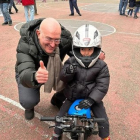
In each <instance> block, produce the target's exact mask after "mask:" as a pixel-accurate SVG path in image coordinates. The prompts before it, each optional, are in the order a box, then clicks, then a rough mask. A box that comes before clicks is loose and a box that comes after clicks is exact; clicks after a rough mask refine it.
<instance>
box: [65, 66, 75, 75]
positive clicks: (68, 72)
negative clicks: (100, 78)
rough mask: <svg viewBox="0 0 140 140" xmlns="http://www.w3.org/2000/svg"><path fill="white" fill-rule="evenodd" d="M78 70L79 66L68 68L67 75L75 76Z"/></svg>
mask: <svg viewBox="0 0 140 140" xmlns="http://www.w3.org/2000/svg"><path fill="white" fill-rule="evenodd" d="M76 70H77V66H76V65H69V67H67V68H66V73H67V74H73V73H75V72H76Z"/></svg>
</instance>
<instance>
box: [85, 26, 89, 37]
mask: <svg viewBox="0 0 140 140" xmlns="http://www.w3.org/2000/svg"><path fill="white" fill-rule="evenodd" d="M88 32H89V24H86V25H85V37H86V38H87V37H88Z"/></svg>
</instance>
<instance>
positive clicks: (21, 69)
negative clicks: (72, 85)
mask: <svg viewBox="0 0 140 140" xmlns="http://www.w3.org/2000/svg"><path fill="white" fill-rule="evenodd" d="M20 35H21V38H20V40H19V43H18V46H17V62H16V66H15V70H16V81H17V84H18V93H19V102H20V104H21V105H22V107H23V108H25V118H26V119H27V120H31V119H33V118H34V107H35V106H36V105H37V104H38V103H39V102H40V87H41V86H42V85H43V84H45V83H47V84H45V90H46V92H51V90H52V89H55V90H56V91H60V90H62V89H63V86H62V85H61V84H60V83H59V81H58V82H57V83H55V82H54V81H56V79H55V76H53V75H54V74H55V75H58V74H59V71H60V69H61V67H60V66H61V62H62V61H63V58H64V57H65V55H66V54H68V55H70V51H71V46H72V36H71V34H70V32H69V31H68V30H66V29H65V28H64V27H63V26H62V25H60V24H59V23H58V21H56V20H55V19H53V18H46V19H37V20H33V21H30V22H29V23H26V24H24V25H23V26H22V27H21V29H20ZM55 61H56V62H55ZM52 63H53V65H54V66H55V67H56V68H57V71H56V70H55V69H56V68H54V67H52V66H53V65H51V64H52ZM49 75H50V76H49ZM50 77H51V78H50ZM56 84H57V87H55V85H56ZM58 87H59V88H58ZM57 88H58V89H57ZM58 94H59V93H58ZM56 95H57V94H56ZM61 95H62V94H61ZM61 95H58V96H59V97H60V98H61V99H62V101H63V100H64V99H65V97H64V96H63V95H62V97H61ZM54 99H55V97H54ZM55 100H56V99H55ZM62 101H60V102H59V101H58V102H59V105H58V107H60V106H61V105H62ZM52 102H53V104H54V105H57V104H56V102H55V101H54V100H53V101H52Z"/></svg>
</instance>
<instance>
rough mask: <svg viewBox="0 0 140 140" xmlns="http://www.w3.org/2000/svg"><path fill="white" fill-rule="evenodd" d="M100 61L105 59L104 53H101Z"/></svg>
mask: <svg viewBox="0 0 140 140" xmlns="http://www.w3.org/2000/svg"><path fill="white" fill-rule="evenodd" d="M99 59H101V60H104V59H105V53H104V52H103V51H101V53H100V55H99Z"/></svg>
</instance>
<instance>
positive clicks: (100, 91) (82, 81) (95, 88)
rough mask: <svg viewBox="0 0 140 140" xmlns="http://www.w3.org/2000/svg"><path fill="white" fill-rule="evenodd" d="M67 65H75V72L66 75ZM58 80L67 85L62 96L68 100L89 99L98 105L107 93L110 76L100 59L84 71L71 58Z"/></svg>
mask: <svg viewBox="0 0 140 140" xmlns="http://www.w3.org/2000/svg"><path fill="white" fill-rule="evenodd" d="M69 65H76V72H74V73H73V74H68V72H67V70H66V69H67V67H69ZM60 79H61V80H62V81H64V82H65V83H67V85H66V88H65V89H64V94H65V96H66V98H67V99H68V100H71V101H74V100H76V99H79V98H87V97H90V98H92V99H93V100H94V101H95V102H97V103H99V102H100V101H101V100H102V99H103V98H104V96H105V95H106V93H107V91H108V88H109V82H110V75H109V70H108V67H107V65H106V63H105V62H104V61H102V60H100V59H98V60H97V62H96V63H95V64H94V65H93V66H92V67H91V68H89V69H86V68H83V67H82V66H81V65H79V63H78V62H77V61H76V59H75V58H74V57H71V58H69V59H68V60H67V61H66V62H65V65H64V67H63V69H62V70H61V73H60Z"/></svg>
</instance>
